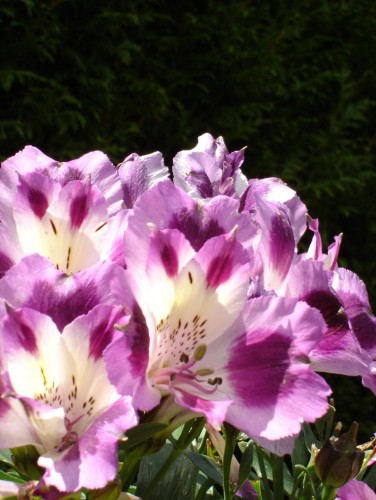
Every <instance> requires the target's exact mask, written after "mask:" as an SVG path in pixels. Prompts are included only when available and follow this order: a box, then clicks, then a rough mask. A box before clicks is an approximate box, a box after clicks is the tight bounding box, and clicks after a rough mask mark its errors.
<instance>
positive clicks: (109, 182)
mask: <svg viewBox="0 0 376 500" xmlns="http://www.w3.org/2000/svg"><path fill="white" fill-rule="evenodd" d="M34 172H37V173H39V174H41V175H43V176H44V177H46V178H48V179H50V180H53V181H55V182H57V183H58V184H60V185H61V186H62V187H63V186H65V185H66V184H68V183H69V182H71V181H81V182H84V183H86V184H89V185H92V186H96V188H97V189H99V190H100V192H101V193H102V195H103V197H104V199H105V201H106V207H107V210H108V213H109V215H110V216H113V215H115V214H116V213H117V212H118V211H119V210H120V209H121V208H122V202H123V196H122V188H121V182H120V178H119V176H118V173H117V171H116V170H115V167H114V165H113V164H112V163H111V161H110V160H109V159H108V157H107V156H106V155H105V154H104V153H102V152H101V151H92V152H90V153H87V154H85V155H83V156H81V157H80V158H77V159H75V160H71V161H63V162H60V161H57V160H53V159H52V158H50V157H48V156H47V155H45V154H44V153H43V152H42V151H40V150H39V149H38V148H36V147H34V146H26V147H25V148H24V149H23V150H22V151H19V152H18V153H17V154H15V155H14V156H12V157H10V158H8V159H7V160H4V161H3V162H2V163H1V171H0V183H1V187H2V193H4V191H5V192H8V191H9V190H10V191H14V190H15V189H16V186H17V184H18V175H21V176H23V175H26V174H30V173H34Z"/></svg>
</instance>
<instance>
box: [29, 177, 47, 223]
mask: <svg viewBox="0 0 376 500" xmlns="http://www.w3.org/2000/svg"><path fill="white" fill-rule="evenodd" d="M25 186H26V189H27V199H28V202H29V205H30V208H31V210H32V211H33V212H34V213H35V215H36V216H37V217H39V218H40V219H41V218H42V217H43V216H44V214H45V213H46V210H47V208H48V200H47V198H46V197H45V195H44V194H43V193H42V192H41V191H39V190H38V189H35V188H34V187H31V186H28V185H27V184H25Z"/></svg>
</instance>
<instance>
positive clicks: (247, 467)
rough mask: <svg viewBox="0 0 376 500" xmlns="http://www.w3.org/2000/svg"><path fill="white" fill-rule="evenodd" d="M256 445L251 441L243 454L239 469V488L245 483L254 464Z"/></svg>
mask: <svg viewBox="0 0 376 500" xmlns="http://www.w3.org/2000/svg"><path fill="white" fill-rule="evenodd" d="M254 446H255V445H254V443H253V442H252V441H249V443H248V444H247V446H246V447H245V450H244V452H243V455H242V458H241V460H240V468H239V481H238V486H239V488H240V487H241V486H242V485H243V483H244V481H245V480H246V479H247V477H248V475H249V473H250V471H251V468H252V462H253V451H254Z"/></svg>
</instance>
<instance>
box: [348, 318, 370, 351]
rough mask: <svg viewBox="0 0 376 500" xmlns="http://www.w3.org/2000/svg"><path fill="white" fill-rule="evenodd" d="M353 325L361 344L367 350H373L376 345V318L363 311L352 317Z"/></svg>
mask: <svg viewBox="0 0 376 500" xmlns="http://www.w3.org/2000/svg"><path fill="white" fill-rule="evenodd" d="M350 322H351V327H352V330H353V332H354V333H355V336H356V338H357V339H358V341H359V343H360V345H361V346H362V347H363V349H365V350H368V349H369V350H371V349H373V348H374V347H375V345H376V320H375V318H374V317H373V316H371V315H370V314H368V313H367V312H365V311H363V312H361V313H359V314H358V315H357V316H354V317H353V318H350Z"/></svg>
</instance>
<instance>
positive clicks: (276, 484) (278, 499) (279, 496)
mask: <svg viewBox="0 0 376 500" xmlns="http://www.w3.org/2000/svg"><path fill="white" fill-rule="evenodd" d="M271 459H272V460H271V462H272V470H273V499H274V500H283V459H282V458H281V457H277V456H275V455H273V454H272V455H271Z"/></svg>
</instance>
